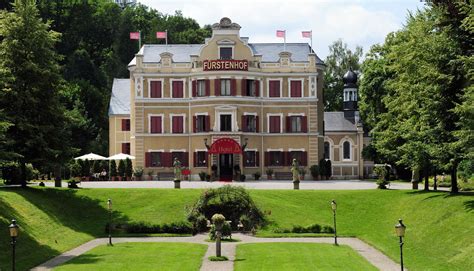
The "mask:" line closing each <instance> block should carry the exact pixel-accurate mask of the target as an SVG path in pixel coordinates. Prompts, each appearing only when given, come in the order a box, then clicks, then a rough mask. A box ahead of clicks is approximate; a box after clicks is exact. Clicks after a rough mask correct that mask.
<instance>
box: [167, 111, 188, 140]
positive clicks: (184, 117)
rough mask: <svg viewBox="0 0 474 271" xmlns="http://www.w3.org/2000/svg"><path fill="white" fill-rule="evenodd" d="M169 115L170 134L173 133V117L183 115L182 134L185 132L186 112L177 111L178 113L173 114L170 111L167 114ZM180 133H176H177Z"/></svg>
mask: <svg viewBox="0 0 474 271" xmlns="http://www.w3.org/2000/svg"><path fill="white" fill-rule="evenodd" d="M169 116H170V134H174V133H173V117H183V134H186V113H179V114H174V113H171V114H169ZM179 134H180V133H177V135H179Z"/></svg>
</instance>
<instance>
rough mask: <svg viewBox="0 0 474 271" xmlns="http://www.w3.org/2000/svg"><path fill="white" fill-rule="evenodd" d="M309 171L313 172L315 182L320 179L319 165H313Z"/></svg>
mask: <svg viewBox="0 0 474 271" xmlns="http://www.w3.org/2000/svg"><path fill="white" fill-rule="evenodd" d="M309 171H310V172H311V176H312V177H313V179H314V180H316V179H318V177H319V166H318V165H312V166H311V167H310V168H309Z"/></svg>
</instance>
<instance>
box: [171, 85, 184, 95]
mask: <svg viewBox="0 0 474 271" xmlns="http://www.w3.org/2000/svg"><path fill="white" fill-rule="evenodd" d="M172 92H173V94H172V96H173V98H183V97H184V91H183V81H173V84H172Z"/></svg>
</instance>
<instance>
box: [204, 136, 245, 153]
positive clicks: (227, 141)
mask: <svg viewBox="0 0 474 271" xmlns="http://www.w3.org/2000/svg"><path fill="white" fill-rule="evenodd" d="M208 153H209V154H221V153H222V154H223V153H236V154H239V153H242V148H241V147H240V145H239V143H237V141H235V140H233V139H232V138H220V139H218V140H216V141H214V143H212V145H211V147H210V148H209V151H208Z"/></svg>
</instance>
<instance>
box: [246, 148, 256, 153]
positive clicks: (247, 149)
mask: <svg viewBox="0 0 474 271" xmlns="http://www.w3.org/2000/svg"><path fill="white" fill-rule="evenodd" d="M244 151H254V152H258V149H255V148H254V149H245V150H244Z"/></svg>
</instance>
